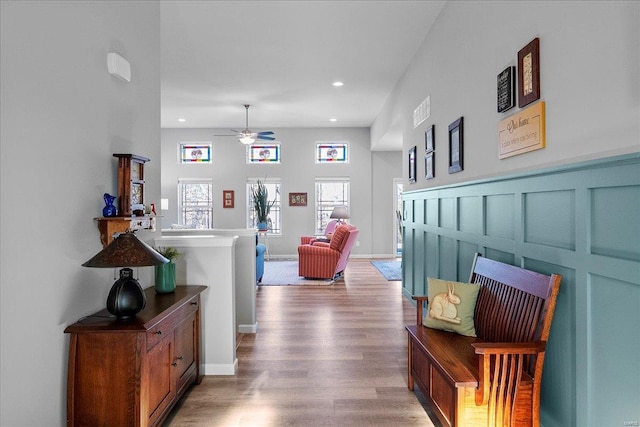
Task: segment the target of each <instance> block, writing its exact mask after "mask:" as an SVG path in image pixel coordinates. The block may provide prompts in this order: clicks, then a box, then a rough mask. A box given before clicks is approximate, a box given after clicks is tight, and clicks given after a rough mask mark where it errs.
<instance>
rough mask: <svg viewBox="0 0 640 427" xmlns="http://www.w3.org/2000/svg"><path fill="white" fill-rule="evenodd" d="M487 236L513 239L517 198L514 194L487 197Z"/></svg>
mask: <svg viewBox="0 0 640 427" xmlns="http://www.w3.org/2000/svg"><path fill="white" fill-rule="evenodd" d="M485 203H486V212H487V213H486V218H485V222H486V225H485V226H486V230H487V236H491V237H500V238H503V239H513V238H514V236H515V229H514V220H515V218H514V212H515V206H514V203H515V196H514V195H513V194H495V195H489V196H486V202H485Z"/></svg>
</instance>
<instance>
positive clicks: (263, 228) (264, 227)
mask: <svg viewBox="0 0 640 427" xmlns="http://www.w3.org/2000/svg"><path fill="white" fill-rule="evenodd" d="M268 229H269V226H268V224H267V223H266V222H259V223H258V230H260V231H266V230H268Z"/></svg>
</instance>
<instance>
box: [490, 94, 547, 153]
mask: <svg viewBox="0 0 640 427" xmlns="http://www.w3.org/2000/svg"><path fill="white" fill-rule="evenodd" d="M498 143H499V147H498V152H499V158H500V159H506V158H507V157H511V156H516V155H518V154H523V153H528V152H529V151H534V150H539V149H541V148H544V147H545V118H544V101H540V102H538V103H537V104H535V105H532V106H531V107H529V108H527V109H525V110H522V111H520V112H519V113H516V114H514V115H512V116H511V117H507V118H506V119H504V120H502V121H501V122H500V124H499V125H498Z"/></svg>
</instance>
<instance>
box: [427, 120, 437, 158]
mask: <svg viewBox="0 0 640 427" xmlns="http://www.w3.org/2000/svg"><path fill="white" fill-rule="evenodd" d="M424 146H425V152H427V153H428V152H429V151H433V150H435V149H436V125H431V126H429V127H428V128H427V130H425V131H424Z"/></svg>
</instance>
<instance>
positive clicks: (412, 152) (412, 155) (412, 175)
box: [409, 145, 416, 182]
mask: <svg viewBox="0 0 640 427" xmlns="http://www.w3.org/2000/svg"><path fill="white" fill-rule="evenodd" d="M409 182H416V146H415V145H414V146H413V148H410V149H409Z"/></svg>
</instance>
